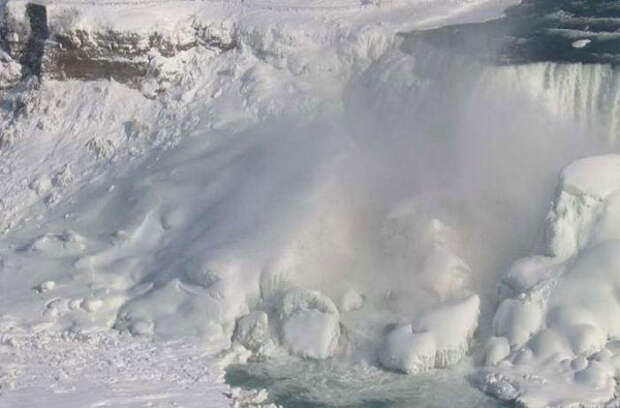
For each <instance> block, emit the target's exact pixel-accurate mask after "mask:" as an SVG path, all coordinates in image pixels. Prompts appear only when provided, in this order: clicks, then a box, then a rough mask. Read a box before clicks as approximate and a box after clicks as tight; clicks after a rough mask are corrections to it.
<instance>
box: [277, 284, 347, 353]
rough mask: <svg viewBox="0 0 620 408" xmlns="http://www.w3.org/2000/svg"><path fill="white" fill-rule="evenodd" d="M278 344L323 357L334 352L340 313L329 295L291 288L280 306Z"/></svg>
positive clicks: (336, 344) (290, 349)
mask: <svg viewBox="0 0 620 408" xmlns="http://www.w3.org/2000/svg"><path fill="white" fill-rule="evenodd" d="M280 319H281V322H282V327H281V330H282V343H283V344H284V345H285V346H286V347H287V348H288V349H289V351H290V352H291V353H293V354H296V355H299V356H301V357H309V358H317V359H323V358H328V357H331V356H333V355H334V353H335V352H336V347H337V346H338V338H339V337H340V315H339V313H338V308H337V307H336V305H335V304H334V302H332V300H331V299H330V298H328V297H327V296H325V295H323V294H321V293H320V292H318V291H311V290H307V289H301V288H294V289H290V290H289V291H288V292H286V294H285V295H284V296H283V298H282V304H281V307H280Z"/></svg>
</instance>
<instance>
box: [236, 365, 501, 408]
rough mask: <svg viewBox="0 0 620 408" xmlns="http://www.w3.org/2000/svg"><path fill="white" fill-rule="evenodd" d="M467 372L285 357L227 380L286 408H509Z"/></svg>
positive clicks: (241, 368)
mask: <svg viewBox="0 0 620 408" xmlns="http://www.w3.org/2000/svg"><path fill="white" fill-rule="evenodd" d="M466 364H467V363H465V365H466ZM468 373H469V372H468V370H467V368H466V367H457V368H456V369H451V370H433V371H431V372H429V373H426V374H423V375H417V376H413V375H404V374H399V373H391V372H386V371H383V370H381V369H378V368H376V367H372V366H369V365H367V364H353V363H347V362H344V361H320V362H319V361H304V360H298V359H287V360H280V361H270V362H261V363H250V364H246V365H234V366H231V367H229V368H228V370H227V374H226V382H227V383H228V384H230V385H231V386H235V387H242V388H245V389H261V388H265V389H267V390H268V391H269V395H270V402H274V403H276V404H278V405H282V406H284V407H285V408H332V407H333V408H336V407H338V408H353V407H356V408H384V407H394V408H401V407H402V408H404V407H415V408H454V407H459V408H468V407H477V408H492V407H493V408H496V407H506V406H507V405H505V404H503V403H501V402H499V401H497V400H495V399H493V398H491V397H489V396H487V395H485V394H483V393H481V392H480V391H478V390H477V389H476V388H474V387H473V386H472V385H471V384H470V383H469V382H468V380H467V378H466V377H467V374H468Z"/></svg>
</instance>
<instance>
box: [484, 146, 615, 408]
mask: <svg viewBox="0 0 620 408" xmlns="http://www.w3.org/2000/svg"><path fill="white" fill-rule="evenodd" d="M619 166H620V156H618V155H607V156H595V157H588V158H584V159H581V160H578V161H576V162H574V163H572V164H571V165H569V166H567V167H566V168H565V169H564V170H563V171H562V174H561V177H560V186H559V188H558V192H557V195H556V199H555V201H554V204H553V207H552V209H551V211H550V214H549V217H548V219H547V222H548V228H547V230H548V231H549V237H548V244H549V252H550V255H549V256H546V257H543V256H535V257H530V258H525V259H523V260H520V261H517V263H516V264H515V265H514V266H513V267H512V268H511V270H510V272H509V273H508V275H507V276H506V277H505V278H504V285H505V286H506V288H507V289H506V290H507V291H508V292H509V293H511V295H510V296H509V297H508V298H506V299H505V300H503V301H502V303H501V304H500V306H499V308H498V311H497V313H496V315H495V318H494V320H493V327H494V332H495V336H498V337H496V338H494V340H493V342H492V343H491V344H490V345H489V347H488V348H487V352H486V353H487V356H486V361H487V364H488V365H495V368H489V369H486V370H483V372H482V374H481V382H482V385H481V387H482V388H483V389H484V390H486V391H488V392H490V393H492V394H494V395H496V396H498V397H499V398H502V399H505V400H516V401H517V403H518V404H520V405H521V406H526V407H546V406H571V405H574V404H578V403H589V404H594V405H596V404H602V403H604V402H607V401H610V400H611V399H612V398H613V397H614V389H615V380H614V378H615V377H616V376H617V375H618V368H619V367H620V366H618V361H620V360H619V359H618V358H617V352H618V350H617V345H616V343H615V340H614V339H616V338H617V337H618V336H619V335H620V326H618V321H617V316H618V313H620V302H619V301H618V298H617V296H616V294H615V293H616V291H617V287H618V284H619V281H618V276H617V271H618V270H619V267H620V246H619V244H618V239H619V238H620V235H618V219H617V217H616V216H615V213H616V211H615V208H616V207H617V202H618V193H617V192H618V191H620V167H619ZM506 344H509V345H510V349H509V350H508V349H507V348H506ZM508 351H509V353H508Z"/></svg>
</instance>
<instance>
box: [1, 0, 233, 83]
mask: <svg viewBox="0 0 620 408" xmlns="http://www.w3.org/2000/svg"><path fill="white" fill-rule="evenodd" d="M48 17H49V13H48V10H47V8H46V6H45V5H43V4H36V3H30V4H28V5H27V6H26V15H25V16H15V15H11V13H10V12H9V11H7V10H5V15H4V20H3V21H2V22H0V53H2V50H4V51H5V52H4V53H3V54H0V57H2V55H4V59H5V60H6V59H7V58H10V59H12V61H11V62H12V63H13V62H18V63H19V64H21V66H22V75H23V77H27V76H37V77H39V78H43V79H58V80H62V79H68V78H73V79H80V80H96V79H101V78H107V79H114V80H116V81H118V82H122V83H126V84H128V85H130V86H135V87H138V86H139V84H140V82H141V81H142V80H143V79H145V78H146V77H149V78H155V79H156V80H157V78H158V77H159V76H160V75H161V74H162V73H161V72H159V71H158V69H157V66H156V65H155V64H152V60H153V55H157V54H159V55H160V56H161V57H164V58H173V57H174V56H175V55H177V54H178V53H179V52H182V51H187V50H189V49H192V48H195V47H205V48H209V49H212V50H215V51H217V52H225V51H228V50H231V49H233V48H235V46H236V44H235V41H234V40H233V39H232V38H231V37H230V36H228V35H222V33H221V32H219V31H213V30H212V29H211V27H210V26H209V25H208V24H202V23H201V22H198V21H194V22H191V23H190V22H188V24H191V27H190V28H189V29H188V30H186V31H188V32H189V35H186V36H182V37H183V39H182V40H181V39H179V38H178V37H173V36H171V35H168V36H167V35H164V34H162V33H160V32H158V30H157V28H156V27H153V30H152V31H151V32H150V33H148V34H143V33H140V34H139V33H136V32H120V31H114V30H112V29H92V30H84V29H79V28H75V29H74V28H70V26H69V28H67V27H64V26H63V27H62V28H57V29H54V28H50V27H49V25H48ZM2 63H3V62H2V61H1V58H0V64H2ZM0 68H2V67H1V66H0ZM13 68H14V67H13ZM2 82H3V81H2V76H1V75H0V88H2V87H7V86H8V82H7V81H4V84H3V83H2Z"/></svg>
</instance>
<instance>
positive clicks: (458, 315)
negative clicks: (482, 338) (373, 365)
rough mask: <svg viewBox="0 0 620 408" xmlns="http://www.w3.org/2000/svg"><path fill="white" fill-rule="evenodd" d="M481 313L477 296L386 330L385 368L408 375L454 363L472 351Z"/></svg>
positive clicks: (382, 358)
mask: <svg viewBox="0 0 620 408" xmlns="http://www.w3.org/2000/svg"><path fill="white" fill-rule="evenodd" d="M479 313H480V299H479V298H478V296H477V295H473V296H470V297H468V298H467V299H464V300H462V301H460V302H455V303H451V304H444V305H442V306H440V307H438V308H436V309H435V310H432V311H430V312H428V313H426V314H424V315H422V316H421V317H420V318H419V319H417V320H416V321H415V322H414V323H413V324H409V325H405V326H401V327H397V328H395V329H393V330H391V331H390V332H389V333H387V335H386V336H385V339H384V342H383V346H382V347H381V348H380V350H379V361H380V362H381V364H382V365H383V366H384V367H386V368H390V369H393V370H397V371H402V372H405V373H407V374H417V373H420V372H423V371H426V370H429V369H431V368H446V367H450V366H453V365H455V364H456V363H458V362H459V361H460V360H461V359H462V358H463V356H464V355H465V354H466V353H467V351H468V350H469V344H470V341H471V339H472V337H473V335H474V332H475V330H476V328H477V327H478V315H479Z"/></svg>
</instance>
